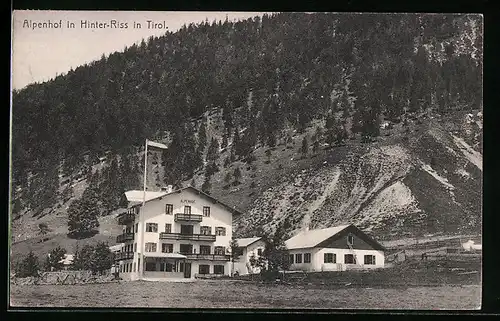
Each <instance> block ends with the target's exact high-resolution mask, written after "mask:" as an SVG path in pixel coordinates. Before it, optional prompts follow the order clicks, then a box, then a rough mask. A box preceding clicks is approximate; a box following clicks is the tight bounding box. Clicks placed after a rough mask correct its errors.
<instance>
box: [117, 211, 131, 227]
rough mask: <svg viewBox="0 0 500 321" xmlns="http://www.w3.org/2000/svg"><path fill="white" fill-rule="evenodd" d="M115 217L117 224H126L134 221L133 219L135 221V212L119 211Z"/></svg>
mask: <svg viewBox="0 0 500 321" xmlns="http://www.w3.org/2000/svg"><path fill="white" fill-rule="evenodd" d="M117 219H118V224H119V225H128V224H130V223H134V221H135V214H134V213H128V212H125V213H121V214H120V215H118V217H117Z"/></svg>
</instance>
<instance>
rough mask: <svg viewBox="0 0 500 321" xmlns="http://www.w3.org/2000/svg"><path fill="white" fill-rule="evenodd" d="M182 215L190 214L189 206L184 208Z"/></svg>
mask: <svg viewBox="0 0 500 321" xmlns="http://www.w3.org/2000/svg"><path fill="white" fill-rule="evenodd" d="M184 214H191V206H189V205H186V206H184Z"/></svg>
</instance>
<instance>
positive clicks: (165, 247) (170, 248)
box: [161, 243, 174, 253]
mask: <svg viewBox="0 0 500 321" xmlns="http://www.w3.org/2000/svg"><path fill="white" fill-rule="evenodd" d="M161 252H162V253H173V252H174V245H173V244H168V243H162V245H161Z"/></svg>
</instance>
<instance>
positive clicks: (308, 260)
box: [304, 253, 311, 263]
mask: <svg viewBox="0 0 500 321" xmlns="http://www.w3.org/2000/svg"><path fill="white" fill-rule="evenodd" d="M304 263H311V253H304Z"/></svg>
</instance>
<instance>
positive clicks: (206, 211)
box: [203, 206, 210, 217]
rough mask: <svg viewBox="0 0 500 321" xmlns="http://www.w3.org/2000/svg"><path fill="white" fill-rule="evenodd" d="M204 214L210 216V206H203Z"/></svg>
mask: <svg viewBox="0 0 500 321" xmlns="http://www.w3.org/2000/svg"><path fill="white" fill-rule="evenodd" d="M203 216H206V217H210V206H203Z"/></svg>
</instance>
